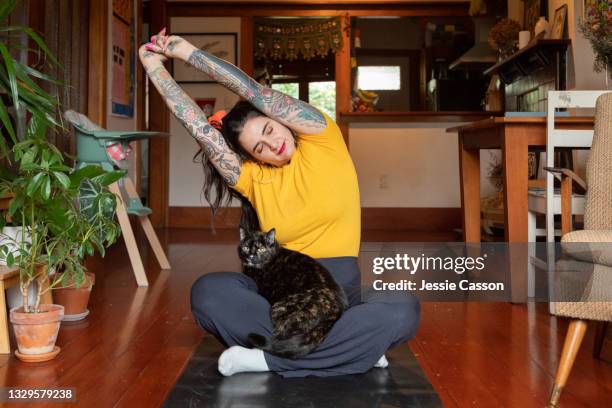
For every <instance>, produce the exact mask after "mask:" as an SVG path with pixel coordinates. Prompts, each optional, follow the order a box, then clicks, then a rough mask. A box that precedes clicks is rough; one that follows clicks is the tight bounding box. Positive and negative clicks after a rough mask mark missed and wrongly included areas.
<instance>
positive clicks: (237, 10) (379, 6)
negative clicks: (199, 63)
mask: <svg viewBox="0 0 612 408" xmlns="http://www.w3.org/2000/svg"><path fill="white" fill-rule="evenodd" d="M468 8H469V2H467V1H465V2H458V1H448V2H444V1H440V2H436V3H435V4H432V3H431V2H416V1H397V2H389V1H387V2H382V3H381V2H379V3H376V2H367V3H365V2H361V3H357V2H352V1H351V2H348V1H347V2H343V1H331V2H326V1H323V0H321V1H308V2H301V3H297V2H291V3H289V2H287V3H282V4H280V3H278V2H276V3H262V2H258V3H252V2H250V3H243V2H239V1H227V2H223V5H219V4H218V3H216V4H207V3H197V4H194V2H190V1H176V2H170V3H168V16H170V17H178V16H191V17H219V16H228V17H229V16H238V17H242V16H262V17H264V16H331V15H345V14H347V13H349V14H350V15H352V16H393V15H397V16H467V15H468Z"/></svg>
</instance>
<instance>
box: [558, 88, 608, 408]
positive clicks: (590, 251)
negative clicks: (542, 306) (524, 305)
mask: <svg viewBox="0 0 612 408" xmlns="http://www.w3.org/2000/svg"><path fill="white" fill-rule="evenodd" d="M611 163H612V93H606V94H604V95H602V96H600V97H599V98H598V99H597V106H596V109H595V133H594V136H593V144H592V147H591V151H590V153H589V159H588V161H587V173H586V177H587V182H588V184H587V185H588V189H587V191H586V202H585V211H584V228H585V229H584V230H581V231H573V232H569V233H567V234H564V235H563V236H562V239H561V245H562V248H563V254H564V257H563V258H562V259H561V260H559V261H558V262H557V263H556V271H555V275H556V276H555V281H554V289H553V290H554V293H553V295H552V296H553V297H554V299H553V303H552V305H553V306H554V308H553V310H554V312H553V313H554V314H555V315H557V316H563V317H569V318H570V319H572V320H571V322H570V324H569V328H568V331H567V335H566V338H565V343H564V345H563V352H562V355H561V359H560V362H559V367H558V369H557V374H556V377H555V383H554V386H553V389H552V392H551V396H550V407H556V406H557V403H558V402H559V398H560V396H561V392H562V390H563V388H564V387H565V385H566V383H567V379H568V376H569V373H570V370H571V369H572V365H573V364H574V360H575V359H576V354H577V353H578V349H579V348H580V344H581V343H582V339H583V338H584V333H585V331H586V328H587V320H595V321H598V322H601V323H599V325H598V331H597V335H596V341H595V347H594V351H593V354H594V356H596V357H598V356H599V355H600V352H601V347H602V345H603V336H604V335H605V332H606V326H607V322H610V321H612V165H611ZM557 172H558V173H559V174H561V177H562V178H563V180H564V182H566V183H569V182H571V180H573V179H575V176H570V175H568V173H566V172H564V171H563V169H560V170H558V171H557ZM570 194H571V189H570V188H565V189H563V188H562V195H563V198H562V202H564V203H570V202H571V200H570V197H569V196H570ZM568 207H569V206H565V207H564V208H562V211H563V214H562V218H563V217H571V208H568Z"/></svg>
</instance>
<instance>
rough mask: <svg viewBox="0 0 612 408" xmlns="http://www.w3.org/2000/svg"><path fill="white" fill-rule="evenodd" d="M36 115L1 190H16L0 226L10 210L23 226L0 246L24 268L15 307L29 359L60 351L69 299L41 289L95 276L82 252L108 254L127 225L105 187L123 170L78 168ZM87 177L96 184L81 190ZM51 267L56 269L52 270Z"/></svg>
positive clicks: (22, 351) (9, 260)
mask: <svg viewBox="0 0 612 408" xmlns="http://www.w3.org/2000/svg"><path fill="white" fill-rule="evenodd" d="M36 122H37V120H36V118H35V117H32V118H31V119H30V121H29V122H28V133H27V137H26V139H25V140H23V141H20V142H18V143H17V144H15V145H14V147H13V149H12V152H13V154H14V158H15V162H16V163H18V164H19V166H18V169H17V171H16V173H14V175H13V177H5V176H3V177H2V178H0V193H7V192H10V193H12V194H13V199H12V201H11V204H10V206H9V209H8V211H7V212H6V215H7V216H8V217H0V226H2V227H3V226H4V225H5V223H6V218H10V219H11V221H12V223H13V224H14V225H19V226H21V227H23V228H24V231H25V233H24V234H22V235H21V239H20V240H16V241H15V242H13V243H12V246H11V247H9V245H7V244H5V245H1V246H0V258H2V259H4V260H5V261H6V264H7V265H8V266H9V267H10V266H15V267H17V269H18V270H19V276H20V285H19V286H20V291H21V294H22V298H23V304H22V306H19V307H17V308H13V309H11V311H10V320H11V323H13V327H14V329H15V337H16V338H17V344H18V348H19V351H18V353H16V354H17V356H18V357H20V358H21V357H24V358H26V359H28V360H30V361H31V360H32V359H33V357H32V355H37V358H38V361H41V360H44V359H47V358H53V357H54V356H55V355H56V354H57V351H59V349H58V348H57V347H55V339H56V338H57V333H58V330H59V325H60V322H61V320H62V318H63V315H64V307H63V306H62V305H57V304H41V296H42V295H43V294H44V293H45V292H46V291H48V290H52V289H55V288H60V287H66V286H68V287H70V286H73V287H76V288H81V287H82V286H83V285H84V284H87V282H90V281H91V279H87V278H86V275H85V271H86V269H85V266H84V265H83V259H84V257H85V256H86V255H87V254H89V255H93V253H94V250H95V249H97V250H98V251H100V253H101V254H104V250H105V247H108V246H109V245H110V244H112V243H114V242H115V240H116V238H117V237H118V235H119V233H120V231H121V230H120V227H119V225H118V223H117V222H116V221H115V220H114V218H113V215H114V214H113V211H114V208H115V205H116V201H115V200H116V197H115V195H114V194H112V193H111V192H110V191H108V190H107V189H106V188H104V187H105V186H108V185H109V184H111V183H113V182H115V181H117V180H118V179H119V178H121V177H122V176H123V171H111V172H107V171H105V170H103V169H102V168H100V167H98V166H85V167H82V168H80V169H78V170H75V171H73V170H72V168H70V167H68V166H66V164H65V163H64V160H63V157H62V153H61V152H60V151H59V150H58V149H57V148H56V147H55V146H54V145H52V144H51V143H49V142H48V141H47V138H46V135H45V129H46V128H45V126H39V125H36ZM34 129H35V130H34ZM85 185H93V186H96V188H97V190H96V194H95V195H91V194H90V195H89V196H88V197H87V198H84V197H81V195H80V191H81V189H82V188H83V186H85ZM25 236H27V237H29V239H25V238H24V237H25ZM11 249H12V250H16V253H14V252H11ZM48 271H56V273H55V274H53V275H52V276H50V277H48V276H47V274H48ZM45 279H48V281H49V282H48V285H42V284H39V285H38V291H37V294H36V297H35V299H34V300H31V299H30V298H29V296H28V292H29V287H30V285H32V284H33V283H34V282H35V281H39V282H41V281H44V280H45ZM40 331H42V333H40ZM36 340H42V343H36ZM54 352H55V353H54Z"/></svg>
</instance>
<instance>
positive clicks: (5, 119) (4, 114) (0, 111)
mask: <svg viewBox="0 0 612 408" xmlns="http://www.w3.org/2000/svg"><path fill="white" fill-rule="evenodd" d="M0 120H2V124H3V125H4V128H5V129H6V131H7V132H8V134H9V136H10V137H11V140H12V141H13V144H15V143H17V137H16V136H15V129H13V124H12V123H11V118H10V117H9V115H8V111H7V110H6V106H4V103H1V102H0ZM1 139H2V143H0V146H1V148H2V157H5V156H6V155H7V154H8V150H7V146H6V141H5V140H4V138H1Z"/></svg>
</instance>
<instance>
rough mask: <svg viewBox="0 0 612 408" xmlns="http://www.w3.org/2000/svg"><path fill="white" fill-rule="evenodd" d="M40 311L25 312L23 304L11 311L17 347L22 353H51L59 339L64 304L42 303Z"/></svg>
mask: <svg viewBox="0 0 612 408" xmlns="http://www.w3.org/2000/svg"><path fill="white" fill-rule="evenodd" d="M39 308H40V312H39V313H24V312H23V306H19V307H15V308H13V309H11V311H10V319H11V323H12V324H13V329H14V330H15V338H16V339H17V347H18V348H19V352H20V353H21V354H29V355H33V354H45V353H51V352H52V351H53V349H54V346H55V341H56V340H57V333H58V332H59V328H60V324H61V322H62V318H63V317H64V306H61V305H40V306H39Z"/></svg>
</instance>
